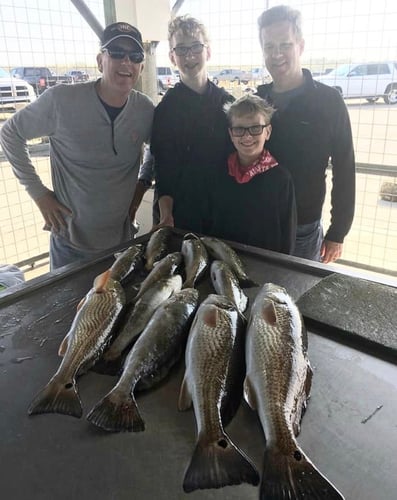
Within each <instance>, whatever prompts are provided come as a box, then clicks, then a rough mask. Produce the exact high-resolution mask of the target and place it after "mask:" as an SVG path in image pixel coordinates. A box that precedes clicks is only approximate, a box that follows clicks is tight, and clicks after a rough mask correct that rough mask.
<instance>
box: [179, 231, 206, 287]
mask: <svg viewBox="0 0 397 500" xmlns="http://www.w3.org/2000/svg"><path fill="white" fill-rule="evenodd" d="M181 252H182V255H183V259H184V262H185V270H186V273H185V274H186V279H185V281H184V282H183V285H182V288H190V287H194V285H195V283H196V281H198V280H199V279H200V278H201V277H202V275H203V274H204V273H205V271H206V269H207V267H208V261H209V258H208V252H207V249H206V248H205V245H204V243H203V242H202V241H201V240H200V238H198V237H197V236H195V235H193V234H188V235H187V236H186V237H185V238H184V240H183V241H182V248H181Z"/></svg>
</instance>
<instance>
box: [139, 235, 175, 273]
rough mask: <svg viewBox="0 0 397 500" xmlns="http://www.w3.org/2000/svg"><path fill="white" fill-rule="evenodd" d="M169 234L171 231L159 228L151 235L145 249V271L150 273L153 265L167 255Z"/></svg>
mask: <svg viewBox="0 0 397 500" xmlns="http://www.w3.org/2000/svg"><path fill="white" fill-rule="evenodd" d="M171 234H172V229H171V228H170V227H168V226H164V227H160V229H157V230H156V231H154V232H153V233H152V234H151V236H150V238H149V241H148V242H147V245H146V249H145V259H146V264H145V269H146V270H147V271H151V270H152V269H153V266H154V264H155V263H156V262H158V261H159V260H161V259H162V258H163V257H164V256H165V255H166V254H167V252H168V241H169V239H170V237H171Z"/></svg>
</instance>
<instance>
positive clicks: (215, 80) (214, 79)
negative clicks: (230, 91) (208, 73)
mask: <svg viewBox="0 0 397 500" xmlns="http://www.w3.org/2000/svg"><path fill="white" fill-rule="evenodd" d="M212 81H213V83H215V85H218V83H219V80H218V78H217V77H216V76H215V77H214V78H213V79H212Z"/></svg>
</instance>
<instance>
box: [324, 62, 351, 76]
mask: <svg viewBox="0 0 397 500" xmlns="http://www.w3.org/2000/svg"><path fill="white" fill-rule="evenodd" d="M350 68H351V66H350V65H349V64H343V65H342V66H339V67H338V68H336V69H334V70H333V71H330V72H329V73H328V76H333V75H336V76H345V75H347V74H348V73H349V71H350Z"/></svg>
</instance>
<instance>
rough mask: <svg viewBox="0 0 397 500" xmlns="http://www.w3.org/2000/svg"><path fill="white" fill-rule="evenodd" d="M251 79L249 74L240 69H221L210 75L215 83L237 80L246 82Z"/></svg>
mask: <svg viewBox="0 0 397 500" xmlns="http://www.w3.org/2000/svg"><path fill="white" fill-rule="evenodd" d="M250 80H251V74H250V73H249V72H248V71H243V70H241V69H222V70H221V71H219V73H216V74H214V75H213V77H212V81H213V82H214V83H215V85H218V83H219V82H237V83H244V84H247V83H248V82H249V81H250Z"/></svg>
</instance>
